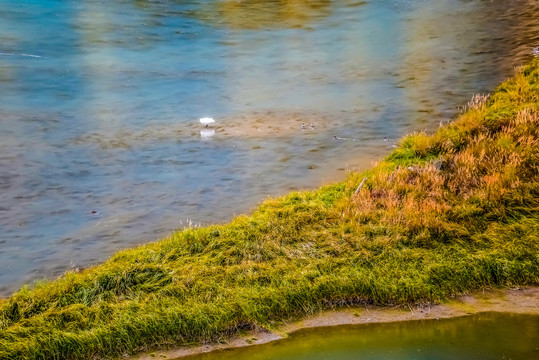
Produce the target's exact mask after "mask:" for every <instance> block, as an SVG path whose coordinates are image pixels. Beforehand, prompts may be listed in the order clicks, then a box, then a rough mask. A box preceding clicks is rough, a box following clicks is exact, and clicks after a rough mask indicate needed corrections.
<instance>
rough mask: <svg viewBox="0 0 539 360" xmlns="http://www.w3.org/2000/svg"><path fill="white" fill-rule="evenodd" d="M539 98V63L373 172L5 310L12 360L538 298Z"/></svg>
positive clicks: (197, 233) (133, 256)
mask: <svg viewBox="0 0 539 360" xmlns="http://www.w3.org/2000/svg"><path fill="white" fill-rule="evenodd" d="M538 89H539V58H535V59H534V60H532V62H531V63H530V64H529V65H527V66H525V67H523V68H522V69H521V70H520V71H519V72H518V74H516V75H515V77H513V78H512V79H510V80H508V81H507V82H505V83H503V84H501V85H500V86H499V87H498V88H497V90H496V91H495V92H494V94H492V95H491V96H490V97H489V96H476V97H474V98H473V99H472V101H471V102H470V104H469V109H468V111H466V112H464V113H463V114H462V115H461V116H460V117H459V118H458V119H456V120H455V121H454V122H452V123H451V124H447V125H444V126H441V127H440V129H439V130H438V131H437V132H436V133H435V134H433V135H430V136H429V135H427V134H425V133H416V134H412V135H409V136H408V137H405V138H403V139H402V140H401V141H399V145H398V146H397V148H396V149H394V151H393V152H392V153H391V154H390V155H389V156H388V157H387V158H386V159H385V160H383V161H382V162H381V163H379V164H378V165H377V166H375V167H374V169H373V170H371V171H368V172H365V173H356V174H350V176H349V177H348V178H347V179H346V180H345V182H343V183H340V184H336V185H332V186H327V187H323V188H321V189H319V190H316V191H304V192H294V193H291V194H289V195H287V196H285V197H283V198H278V199H268V200H267V201H266V202H264V203H263V204H262V205H261V206H260V207H259V208H258V209H257V210H255V211H254V212H253V213H252V214H251V215H250V216H240V217H238V218H235V219H234V220H233V221H231V222H230V223H228V224H224V225H215V226H209V227H204V228H198V227H197V228H189V229H185V230H183V231H181V232H178V233H175V234H173V235H171V237H170V238H166V239H162V240H160V241H157V242H155V243H150V244H147V245H144V246H141V247H139V248H135V249H130V250H124V251H120V252H118V253H117V254H116V255H114V256H113V257H112V258H111V259H109V260H108V261H107V262H105V263H103V264H101V265H99V266H96V267H93V268H90V269H85V270H81V271H78V270H77V271H73V272H68V273H66V274H65V275H64V276H62V277H60V278H58V279H57V280H54V281H49V282H43V283H39V284H36V285H35V286H34V287H32V288H26V287H25V288H23V289H21V290H20V291H19V292H17V293H15V294H14V295H13V296H12V297H11V298H9V299H5V300H0V358H1V359H10V360H12V359H44V358H55V359H88V358H93V359H105V358H120V357H127V356H128V355H131V354H134V353H136V352H139V351H140V352H144V351H148V349H159V348H161V349H163V348H165V349H166V348H169V349H170V348H173V347H176V346H181V345H182V344H183V345H194V344H196V343H202V344H211V343H212V341H213V342H225V343H226V342H227V340H228V339H232V338H233V336H235V335H237V334H244V333H245V332H246V331H247V329H255V330H256V329H258V331H259V332H265V330H263V328H266V329H269V330H272V332H271V333H273V334H275V336H280V337H283V336H286V334H287V333H286V330H287V328H286V323H283V319H284V321H286V320H287V319H300V318H303V317H304V316H310V315H312V314H321V313H320V311H324V310H325V309H333V308H338V309H342V307H341V306H343V305H346V304H347V305H349V306H359V307H361V308H363V306H364V305H363V304H367V306H366V309H371V310H370V311H373V310H374V309H376V308H370V307H369V306H370V305H371V304H373V305H383V306H387V307H388V308H389V309H393V308H392V307H391V306H393V305H400V307H399V308H395V309H397V310H399V309H400V310H401V311H404V312H407V311H409V312H411V313H412V312H413V313H415V312H417V311H418V310H419V312H421V311H420V310H421V307H419V308H415V307H413V305H423V308H424V306H425V304H437V303H442V304H444V301H445V300H446V299H455V298H456V296H459V295H461V294H470V293H473V291H476V290H478V289H493V288H496V289H498V288H499V289H502V288H505V289H514V288H515V286H520V287H523V288H524V287H525V286H534V287H535V286H538V285H539V262H538V261H537V259H539V237H538V235H537V234H539V232H538V231H537V230H538V229H539V217H538V216H537V212H536V209H538V208H539V202H538V200H537V199H539V198H538V197H537V194H539V183H538V182H537V175H538V174H537V172H536V169H537V166H536V165H537V162H536V159H537V158H536V154H537V153H539V152H538V151H537V146H539V143H538V142H537V138H538V133H537V129H539V92H538V91H537V90H538ZM358 184H359V185H358ZM456 192H458V193H459V194H460V195H459V197H458V196H456V195H455V193H456ZM464 196H465V197H464ZM394 200H398V201H397V202H395V201H394ZM358 304H359V305H358ZM431 308H432V306H431ZM514 308H515V306H513V305H511V304H508V306H507V307H506V308H505V309H506V310H504V311H508V310H513V309H514ZM356 311H359V310H356ZM462 311H463V314H465V313H466V312H469V311H470V310H469V309H466V308H464V309H463V310H462ZM484 311H487V310H484ZM429 314H433V313H432V311H430V312H429ZM358 315H360V316H355V315H354V314H353V315H352V316H354V317H361V313H358ZM455 316H459V315H458V314H455ZM431 318H432V317H431ZM438 318H439V317H438ZM308 319H311V318H310V317H307V318H304V320H303V322H300V324H301V323H303V324H305V322H306V321H307V320H308ZM395 319H396V317H389V318H388V319H387V321H394V320H395ZM403 320H407V319H403ZM408 320H412V319H411V318H410V319H408ZM380 322H384V320H380ZM281 324H282V326H281V327H280V325H281ZM336 324H339V322H338V321H335V322H334V323H332V322H329V321H327V322H325V323H324V322H323V323H322V324H320V325H319V326H331V325H336ZM304 327H305V326H304ZM290 331H292V330H290ZM255 334H256V333H255ZM248 336H249V335H248ZM255 338H256V339H255ZM247 339H248V341H247V340H244V343H247V344H248V343H249V342H250V343H253V344H256V343H257V341H258V340H259V339H258V337H257V335H252V336H251V337H248V338H247ZM268 341H269V340H268ZM232 342H233V340H230V341H228V344H229V345H230V344H232ZM157 351H158V350H155V352H150V353H149V355H148V356H150V357H151V358H154V357H156V356H157ZM186 355H188V354H186ZM165 356H167V355H165ZM174 356H175V357H180V356H179V355H174ZM167 357H168V356H167Z"/></svg>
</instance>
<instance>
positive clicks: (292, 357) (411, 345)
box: [182, 313, 539, 360]
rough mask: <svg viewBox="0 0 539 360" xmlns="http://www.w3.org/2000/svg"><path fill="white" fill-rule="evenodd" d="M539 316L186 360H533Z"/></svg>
mask: <svg viewBox="0 0 539 360" xmlns="http://www.w3.org/2000/svg"><path fill="white" fill-rule="evenodd" d="M538 339H539V316H537V315H517V314H503V313H483V314H477V315H473V316H466V317H461V318H454V319H443V320H422V321H408V322H400V323H387V324H366V325H346V326H338V327H326V328H318V329H306V330H301V331H298V332H296V333H293V334H292V335H291V336H290V337H288V338H286V339H284V340H279V341H275V342H271V343H268V344H264V345H260V346H251V347H245V348H237V349H229V350H224V351H215V352H211V353H206V354H200V355H195V356H188V357H185V358H182V359H185V360H214V359H215V360H277V359H278V360H336V359H338V360H401V359H402V360H454V359H459V360H467V359H469V360H496V359H499V360H503V359H506V360H508V359H512V360H530V359H537V358H539V346H538V342H537V340H538Z"/></svg>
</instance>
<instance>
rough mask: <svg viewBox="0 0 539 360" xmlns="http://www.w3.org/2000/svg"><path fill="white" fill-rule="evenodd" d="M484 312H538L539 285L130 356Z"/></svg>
mask: <svg viewBox="0 0 539 360" xmlns="http://www.w3.org/2000/svg"><path fill="white" fill-rule="evenodd" d="M483 312H500V313H515V314H528V315H539V287H523V288H520V287H515V288H511V289H489V290H484V291H478V292H474V293H471V294H469V295H465V296H459V297H457V298H455V299H451V300H448V301H446V302H443V303H440V304H426V305H399V306H373V305H365V306H361V307H345V308H340V309H335V310H324V311H321V312H319V313H318V314H316V315H313V316H308V317H305V318H303V319H302V320H299V321H294V322H284V323H283V324H281V325H279V326H276V327H275V328H273V329H271V330H268V329H265V328H258V329H255V330H252V331H248V332H245V333H243V334H241V335H240V336H234V337H231V338H230V339H227V341H226V342H222V343H207V344H202V345H197V346H181V347H178V348H173V349H169V350H159V351H151V352H145V353H141V354H137V355H135V356H132V357H129V358H128V359H129V360H151V359H156V358H161V359H178V358H184V357H187V356H192V355H197V354H203V353H208V352H215V351H223V350H228V349H234V348H241V347H246V346H254V345H263V344H267V343H269V342H273V341H278V340H281V339H284V338H286V337H288V336H290V335H291V334H292V333H294V332H296V331H299V330H303V329H310V328H320V327H333V326H342V325H361V324H372V323H393V322H401V321H418V320H439V319H448V318H455V317H461V316H469V315H475V314H478V313H483Z"/></svg>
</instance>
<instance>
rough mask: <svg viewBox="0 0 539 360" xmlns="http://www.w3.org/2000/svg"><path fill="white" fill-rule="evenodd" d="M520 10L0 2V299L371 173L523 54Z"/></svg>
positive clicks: (293, 1)
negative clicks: (206, 121) (407, 137)
mask: <svg viewBox="0 0 539 360" xmlns="http://www.w3.org/2000/svg"><path fill="white" fill-rule="evenodd" d="M538 13H539V5H538V2H537V1H535V0H512V1H495V2H492V1H486V0H485V1H482V0H471V1H470V0H466V1H464V0H440V1H436V2H432V1H427V0H424V1H419V0H400V1H399V0H394V1H389V0H377V1H370V2H363V1H354V0H336V1H327V0H326V1H322V0H319V1H308V2H305V1H300V0H286V1H285V0H281V1H273V2H268V1H264V0H247V1H242V2H238V1H236V0H226V1H225V0H223V1H171V0H160V1H142V0H138V1H135V0H119V1H99V0H86V1H80V0H77V1H75V0H64V1H55V0H48V1H37V0H33V1H31V0H26V1H24V0H17V1H15V0H0V99H2V100H1V103H0V104H1V105H0V234H1V237H0V296H6V295H8V294H9V293H11V292H12V291H14V290H15V289H16V288H17V287H19V286H21V285H22V284H24V283H27V282H29V281H31V280H33V279H36V278H41V277H52V276H57V275H59V274H61V273H62V272H64V271H65V270H66V269H69V268H72V267H84V266H88V265H89V264H94V263H96V262H99V261H102V260H104V259H106V258H107V257H108V256H109V255H110V254H111V253H112V252H114V251H115V250H116V249H120V248H125V247H131V246H135V245H137V244H140V243H144V242H148V241H153V240H155V239H157V238H159V237H162V236H165V235H167V234H168V233H170V232H171V231H173V230H174V229H177V228H181V227H183V226H185V225H186V224H188V223H190V222H193V223H203V224H207V223H215V222H222V221H226V220H228V219H230V218H231V217H233V216H234V215H235V214H239V213H244V212H247V211H249V210H250V209H252V207H253V206H254V205H255V204H256V203H258V202H260V201H262V200H263V199H264V198H266V197H267V196H275V195H279V194H283V193H286V192H287V191H290V190H291V189H303V188H310V187H313V186H317V185H320V184H322V183H325V182H328V181H334V180H338V179H342V178H344V176H345V170H347V169H357V168H365V167H366V166H370V164H371V162H372V161H374V160H376V159H378V158H380V157H381V156H383V155H384V154H386V153H388V152H389V151H390V150H391V145H392V144H391V143H388V142H385V141H384V137H389V138H392V139H394V138H398V137H400V136H402V135H403V134H405V133H408V132H411V131H416V130H427V131H429V130H432V129H434V128H436V126H438V124H439V123H440V122H446V121H448V120H450V119H452V118H453V117H454V116H455V115H456V114H457V113H458V112H459V111H460V110H459V106H462V105H465V104H466V101H467V100H468V99H470V97H471V96H472V94H474V93H486V92H489V91H491V90H492V89H493V88H494V87H495V86H496V85H497V84H498V83H499V82H500V81H501V80H503V79H505V78H507V77H509V76H510V75H511V74H512V73H513V68H514V66H516V65H519V64H522V63H523V62H525V61H527V60H528V59H529V58H531V56H532V48H533V47H535V46H538V45H539V22H538V21H537V16H536V15H537V14H538ZM204 116H212V117H214V118H215V119H216V121H217V122H216V124H215V125H214V126H213V127H212V128H211V129H205V128H203V127H202V125H200V124H199V123H198V119H199V118H200V117H204ZM311 122H313V123H314V125H315V127H314V128H311V127H310V126H309V125H310V123H311ZM302 123H305V124H307V129H302V128H301V124H302ZM333 136H338V137H339V138H343V139H342V140H338V141H335V140H333V139H332V138H333Z"/></svg>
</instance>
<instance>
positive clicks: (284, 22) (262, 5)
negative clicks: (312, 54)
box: [195, 0, 348, 29]
mask: <svg viewBox="0 0 539 360" xmlns="http://www.w3.org/2000/svg"><path fill="white" fill-rule="evenodd" d="M347 3H348V2H347ZM330 5H331V1H329V0H318V1H304V0H274V1H267V0H242V1H237V0H221V1H215V2H210V3H209V5H208V6H206V7H202V9H201V10H198V11H196V12H195V15H196V16H197V17H199V18H202V19H207V20H208V21H209V22H210V23H212V24H219V25H224V26H227V27H230V28H232V29H275V28H305V27H307V26H308V25H310V24H312V23H313V22H315V21H316V20H318V19H323V18H325V17H327V16H328V15H330V13H331V11H330V9H329V7H330Z"/></svg>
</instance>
